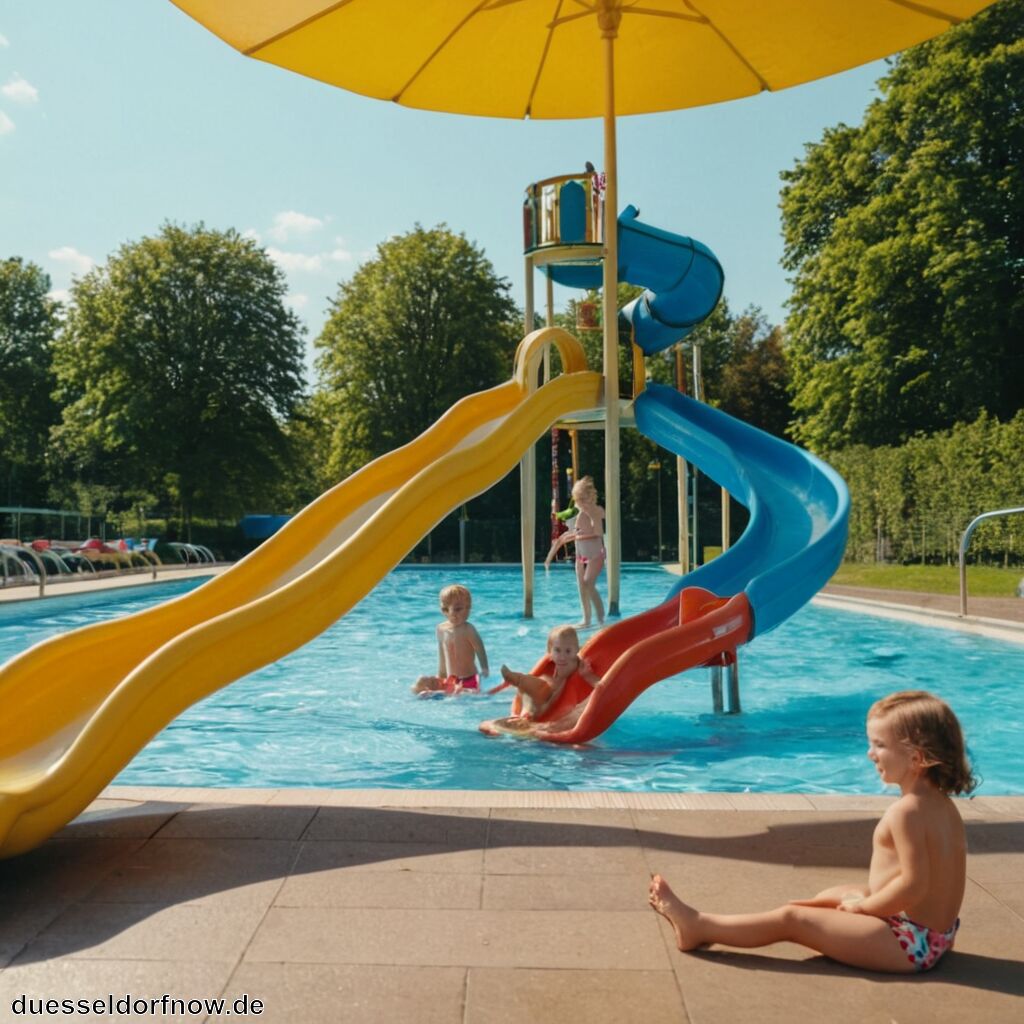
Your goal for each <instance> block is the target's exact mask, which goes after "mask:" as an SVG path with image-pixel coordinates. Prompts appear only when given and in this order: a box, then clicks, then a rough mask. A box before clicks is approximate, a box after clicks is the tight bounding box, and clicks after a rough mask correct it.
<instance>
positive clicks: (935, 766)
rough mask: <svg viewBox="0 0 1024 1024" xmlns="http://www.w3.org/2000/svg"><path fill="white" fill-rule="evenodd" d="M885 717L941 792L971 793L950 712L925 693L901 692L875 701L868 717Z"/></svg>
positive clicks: (964, 757)
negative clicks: (916, 753) (913, 751)
mask: <svg viewBox="0 0 1024 1024" xmlns="http://www.w3.org/2000/svg"><path fill="white" fill-rule="evenodd" d="M883 717H884V718H886V719H887V720H888V721H889V722H891V723H892V726H893V730H894V731H895V733H896V735H897V737H898V738H899V739H900V740H902V741H903V742H904V743H906V744H907V745H908V746H910V747H913V748H914V750H916V751H917V752H918V753H919V754H920V755H921V758H922V760H923V761H924V764H925V765H926V770H925V776H926V777H927V778H928V779H929V780H930V781H931V782H932V784H933V785H934V786H935V788H936V789H938V790H939V791H940V792H943V793H970V792H971V790H972V789H974V788H975V787H976V786H977V785H978V781H977V779H976V777H975V775H974V773H973V771H972V770H971V764H970V762H969V761H968V759H967V751H966V749H965V746H964V734H963V730H962V729H961V728H960V722H959V721H958V720H957V717H956V715H955V714H953V709H952V708H950V706H949V705H948V704H947V703H946V702H945V701H944V700H940V699H939V698H938V697H936V696H934V695H933V694H930V693H928V691H927V690H901V691H900V692H899V693H890V694H889V696H888V697H883V698H882V699H881V700H877V701H875V703H874V704H872V705H871V707H870V708H869V709H868V718H869V719H872V718H883Z"/></svg>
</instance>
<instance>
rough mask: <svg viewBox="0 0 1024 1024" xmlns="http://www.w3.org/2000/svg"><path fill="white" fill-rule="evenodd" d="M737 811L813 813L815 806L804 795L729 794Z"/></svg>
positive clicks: (727, 795)
mask: <svg viewBox="0 0 1024 1024" xmlns="http://www.w3.org/2000/svg"><path fill="white" fill-rule="evenodd" d="M726 797H727V798H728V800H729V803H730V804H731V805H732V806H733V808H735V809H736V810H737V811H744V812H746V811H760V810H767V811H812V810H814V805H813V804H812V803H811V802H810V800H808V798H807V797H806V796H805V795H804V794H802V793H727V794H726Z"/></svg>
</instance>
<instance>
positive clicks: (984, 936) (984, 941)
mask: <svg viewBox="0 0 1024 1024" xmlns="http://www.w3.org/2000/svg"><path fill="white" fill-rule="evenodd" d="M956 950H957V952H958V953H960V952H962V953H974V954H978V955H982V956H987V957H996V958H1004V957H1011V958H1013V959H1016V960H1019V961H1024V920H1022V919H1021V917H1020V915H1019V914H1017V913H1015V912H1014V911H1013V910H1012V909H1010V908H1009V907H1007V906H1004V905H1003V904H1002V903H1000V902H999V900H998V899H996V897H995V896H994V895H993V894H992V893H991V892H989V891H988V889H987V887H985V886H982V885H979V884H977V883H975V882H973V881H968V883H967V889H966V891H965V893H964V902H963V906H962V907H961V908H960V931H959V932H958V933H957V937H956ZM1022 974H1024V970H1022Z"/></svg>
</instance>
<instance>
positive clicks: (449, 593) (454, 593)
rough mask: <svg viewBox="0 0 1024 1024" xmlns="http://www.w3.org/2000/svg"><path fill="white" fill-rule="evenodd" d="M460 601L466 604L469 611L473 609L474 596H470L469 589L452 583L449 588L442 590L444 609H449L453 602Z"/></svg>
mask: <svg viewBox="0 0 1024 1024" xmlns="http://www.w3.org/2000/svg"><path fill="white" fill-rule="evenodd" d="M459 599H461V600H463V601H465V602H466V610H467V611H468V610H469V609H470V608H472V607H473V596H472V595H471V594H470V592H469V588H468V587H464V586H463V585H462V584H461V583H452V584H450V585H449V586H447V587H443V588H442V590H441V607H442V609H443V608H447V607H448V606H449V605H450V604H451V603H452V602H453V601H458V600H459Z"/></svg>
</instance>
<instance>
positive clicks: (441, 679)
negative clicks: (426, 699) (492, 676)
mask: <svg viewBox="0 0 1024 1024" xmlns="http://www.w3.org/2000/svg"><path fill="white" fill-rule="evenodd" d="M472 605H473V599H472V597H471V596H470V593H469V590H468V589H467V588H466V587H463V586H460V585H459V584H458V583H453V584H452V585H451V586H448V587H445V588H444V589H443V590H442V591H441V614H442V615H444V617H445V621H444V622H441V623H439V624H438V626H437V630H436V634H437V675H436V676H420V677H419V679H417V680H416V682H415V683H413V687H412V692H413V693H418V694H431V693H446V694H448V695H449V696H454V695H455V694H457V693H463V692H466V693H479V692H480V676H484V677H485V678H486V676H487V674H488V671H489V670H488V668H487V651H486V650H484V642H483V640H481V639H480V634H479V633H478V632H477V631H476V627H475V626H473V625H471V624H470V622H469V610H470V608H471V607H472ZM478 661H479V663H480V670H479V672H478V671H477V667H476V666H477V662H478Z"/></svg>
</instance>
